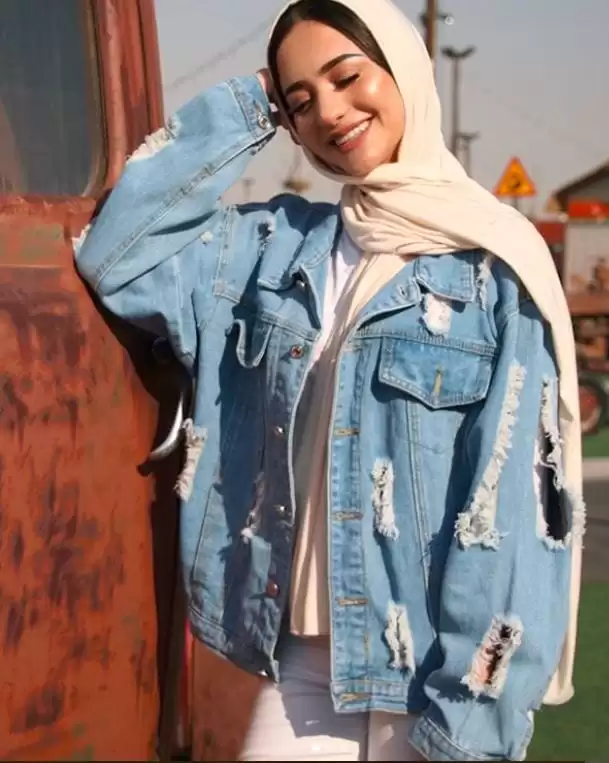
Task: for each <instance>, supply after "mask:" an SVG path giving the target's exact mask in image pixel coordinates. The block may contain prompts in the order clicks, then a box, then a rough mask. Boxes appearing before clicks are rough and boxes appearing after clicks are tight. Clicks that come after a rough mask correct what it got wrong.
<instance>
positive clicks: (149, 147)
mask: <svg viewBox="0 0 609 763" xmlns="http://www.w3.org/2000/svg"><path fill="white" fill-rule="evenodd" d="M172 138H173V135H172V134H171V133H170V131H169V129H168V128H167V127H161V128H159V129H158V130H157V131H156V132H153V133H152V135H147V136H146V139H145V140H144V142H143V143H142V144H141V146H139V148H137V149H136V150H135V151H134V152H133V153H132V154H131V157H130V158H129V160H128V162H127V164H129V162H137V161H141V160H142V159H148V158H149V157H151V156H154V154H156V153H158V152H159V151H160V150H161V149H162V148H164V147H165V146H166V145H167V144H168V143H169V142H170V141H171V140H172Z"/></svg>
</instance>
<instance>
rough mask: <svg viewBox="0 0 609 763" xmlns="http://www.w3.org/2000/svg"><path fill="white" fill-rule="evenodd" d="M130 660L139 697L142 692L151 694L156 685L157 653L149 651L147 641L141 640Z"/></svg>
mask: <svg viewBox="0 0 609 763" xmlns="http://www.w3.org/2000/svg"><path fill="white" fill-rule="evenodd" d="M130 662H131V667H132V669H133V677H134V679H135V686H136V691H137V696H138V698H139V696H140V693H142V692H143V693H144V694H151V693H152V692H153V691H154V687H155V679H156V655H154V654H150V653H149V649H148V644H147V642H146V641H144V640H141V641H140V642H139V644H136V646H135V649H134V652H133V654H132V655H131V660H130Z"/></svg>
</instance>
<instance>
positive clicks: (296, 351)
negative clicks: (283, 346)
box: [290, 344, 305, 360]
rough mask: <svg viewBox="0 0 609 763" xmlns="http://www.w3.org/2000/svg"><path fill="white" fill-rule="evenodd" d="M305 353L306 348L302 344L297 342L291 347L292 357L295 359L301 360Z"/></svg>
mask: <svg viewBox="0 0 609 763" xmlns="http://www.w3.org/2000/svg"><path fill="white" fill-rule="evenodd" d="M304 354H305V348H304V347H303V345H301V344H295V345H293V346H292V347H290V357H292V358H294V360H300V359H301V358H302V357H303V356H304Z"/></svg>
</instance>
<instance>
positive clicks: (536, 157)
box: [155, 0, 609, 213]
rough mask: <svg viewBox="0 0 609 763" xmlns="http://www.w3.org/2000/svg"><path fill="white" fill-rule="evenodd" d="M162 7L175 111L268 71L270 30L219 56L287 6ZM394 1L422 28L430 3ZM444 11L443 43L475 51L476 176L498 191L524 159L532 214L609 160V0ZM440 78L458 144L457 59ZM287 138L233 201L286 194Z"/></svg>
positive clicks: (466, 84) (465, 111) (330, 195)
mask: <svg viewBox="0 0 609 763" xmlns="http://www.w3.org/2000/svg"><path fill="white" fill-rule="evenodd" d="M155 2H156V11H157V24H158V30H159V41H160V49H161V63H162V70H163V83H164V98H165V111H166V113H167V114H171V113H172V112H173V111H175V110H176V109H177V108H179V106H180V105H181V104H183V103H185V102H186V101H188V100H189V99H190V98H192V97H193V96H194V95H195V94H196V93H197V92H199V91H201V90H203V89H205V88H207V87H210V86H212V85H214V84H216V83H218V82H221V81H223V80H225V79H228V78H229V77H234V76H240V75H246V74H250V73H253V72H255V71H256V70H257V69H259V68H261V67H262V66H263V65H264V59H265V43H266V39H267V37H268V31H266V29H265V30H264V31H261V32H260V33H259V34H258V35H257V36H256V37H255V38H254V39H252V40H251V41H249V42H248V43H247V44H245V45H243V46H242V47H241V48H240V49H239V51H238V52H235V53H234V54H231V55H229V56H226V57H221V56H222V54H223V53H224V51H226V50H227V49H230V48H232V47H233V46H234V44H235V43H236V42H237V41H238V40H240V39H242V38H244V37H247V36H248V35H249V34H250V33H251V32H252V30H255V29H256V28H257V27H260V25H262V24H264V22H265V21H267V20H268V25H267V26H270V23H271V21H272V20H273V19H274V17H275V16H276V15H277V13H278V12H279V10H280V9H281V8H282V7H283V6H284V4H285V3H284V1H283V0H222V1H221V2H217V0H155ZM395 2H396V3H397V5H398V6H399V7H400V8H401V9H402V10H403V11H404V12H405V13H406V15H407V16H408V17H409V18H410V19H411V20H412V21H413V22H415V23H417V24H419V14H420V13H421V11H422V10H423V5H424V0H395ZM440 10H442V11H444V12H446V13H450V14H452V15H453V16H454V23H453V24H452V25H451V26H446V25H443V24H440V25H439V27H438V30H439V47H442V46H453V47H456V48H458V49H460V48H465V47H467V46H469V45H474V46H475V47H476V52H475V54H474V55H473V56H472V57H471V58H469V59H468V60H467V61H465V62H464V63H463V65H462V73H463V78H462V112H461V113H462V117H461V122H462V124H461V129H462V130H463V131H464V132H479V133H480V137H479V139H478V140H477V141H476V142H475V143H474V144H473V145H472V175H473V177H474V178H475V179H476V180H477V181H478V182H480V183H481V184H482V185H484V186H485V187H487V188H489V189H490V190H492V189H493V188H494V186H495V184H496V183H497V181H498V180H499V178H500V176H501V174H502V172H503V170H504V168H505V166H506V165H507V164H508V162H509V160H510V158H511V157H512V156H518V157H519V158H520V159H521V160H522V162H523V164H524V166H525V168H526V169H527V171H528V173H529V175H530V176H531V178H532V179H533V181H534V182H535V184H536V186H537V189H538V196H537V198H536V199H534V200H531V201H525V202H524V205H523V210H524V211H531V212H533V211H536V212H538V213H539V212H542V211H543V208H544V206H545V204H546V202H547V199H548V197H549V196H550V195H551V193H552V192H553V191H554V190H556V189H557V188H559V187H561V186H562V185H564V184H566V183H569V182H570V181H572V180H574V179H576V178H578V177H580V176H581V175H584V174H586V173H587V172H588V171H590V170H592V169H594V168H595V167H597V166H598V165H599V164H601V163H603V162H606V161H609V44H608V41H607V33H608V30H609V0H577V2H575V0H441V3H440ZM218 57H221V60H220V61H219V62H216V63H213V64H212V65H210V66H208V67H206V68H205V69H204V70H203V71H198V70H200V68H201V67H202V66H203V65H204V64H205V63H206V62H208V61H211V60H212V59H214V58H216V59H218ZM191 74H192V75H193V76H189V75H191ZM436 76H437V82H438V90H439V93H440V98H441V101H442V105H443V110H444V127H445V134H446V140H447V142H449V140H450V113H451V76H450V63H449V62H448V61H447V60H446V59H444V58H442V57H441V56H440V57H439V58H438V62H437V69H436ZM184 78H187V79H186V80H184ZM176 81H178V82H177V83H176ZM282 133H283V131H281V132H280V133H279V134H278V135H277V136H276V137H275V138H274V139H273V140H272V141H271V143H270V144H269V146H267V147H266V148H265V149H264V151H262V152H261V153H260V154H258V156H257V157H256V158H255V159H254V160H253V161H252V163H251V165H250V166H249V167H248V170H247V171H246V176H245V177H249V178H251V179H252V180H253V181H254V182H253V185H250V186H249V191H248V190H247V187H246V185H244V184H242V183H239V184H237V185H236V186H235V187H234V188H233V189H232V190H231V192H230V198H231V200H232V201H237V202H238V201H242V200H244V199H245V198H246V194H247V193H249V198H251V199H253V200H264V199H267V198H269V197H270V196H272V195H274V194H275V193H278V192H280V191H281V190H282V183H283V182H284V180H285V179H286V175H287V174H288V169H289V168H290V167H291V166H294V163H295V162H296V161H297V159H296V157H297V155H298V154H297V149H295V147H294V146H293V144H292V143H291V141H290V139H289V138H288V137H287V136H286V135H285V134H282ZM299 173H300V174H301V175H303V176H304V179H306V180H307V181H308V182H309V183H311V188H310V190H309V191H308V192H307V195H308V196H309V197H310V198H312V199H328V200H334V199H336V198H338V193H339V187H338V186H337V185H336V184H334V183H332V182H331V181H329V180H326V179H324V178H322V177H321V176H319V175H317V174H316V173H315V171H314V170H313V169H312V168H311V167H310V166H309V165H308V164H307V162H306V161H304V160H303V161H302V162H301V164H300V169H299Z"/></svg>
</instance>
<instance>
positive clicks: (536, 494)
mask: <svg viewBox="0 0 609 763" xmlns="http://www.w3.org/2000/svg"><path fill="white" fill-rule="evenodd" d="M549 334H550V332H549V329H548V327H547V325H546V324H544V322H543V320H542V318H541V316H540V315H539V313H538V311H537V308H536V307H535V305H534V304H533V303H532V302H531V301H530V300H527V301H525V302H523V303H522V304H521V305H519V307H518V308H517V309H515V311H514V312H513V313H512V314H511V315H509V317H508V318H507V319H506V320H505V322H504V325H503V329H502V331H501V333H500V339H499V355H498V359H497V363H496V366H495V369H494V372H493V377H492V379H491V384H490V388H489V392H488V395H487V398H486V400H485V402H484V405H483V406H482V408H481V409H480V410H478V411H476V412H473V413H472V414H470V416H471V421H469V422H468V423H467V429H466V435H465V442H466V445H465V453H463V454H461V458H462V463H464V464H466V466H465V467H464V468H468V472H469V473H471V475H472V482H471V488H470V496H469V500H468V503H467V504H466V506H465V507H464V510H463V512H462V513H461V514H460V515H459V516H458V518H457V521H456V526H455V536H454V539H453V542H452V545H451V547H450V550H449V552H448V557H447V560H446V564H445V569H444V576H443V583H442V593H441V601H440V614H439V623H438V629H439V642H440V647H441V652H442V655H443V665H442V667H441V668H440V669H439V670H436V671H434V672H432V673H431V674H430V675H429V676H428V678H427V681H426V684H425V691H426V694H427V696H428V698H429V699H430V704H429V706H428V708H427V710H426V711H425V712H424V713H423V714H422V715H421V716H420V717H419V719H418V720H417V722H416V724H415V726H414V728H413V731H412V732H411V741H412V743H413V745H414V746H415V747H416V748H417V749H418V750H419V752H420V753H421V754H423V755H424V756H425V757H426V758H427V759H428V760H437V761H447V760H451V761H454V760H506V759H507V760H523V759H524V756H525V754H526V749H527V746H528V744H529V742H530V739H531V737H532V733H533V711H534V710H536V709H537V708H538V707H539V705H540V703H541V701H542V699H543V696H544V694H545V692H546V690H547V688H548V685H549V683H550V680H551V677H552V674H553V673H554V671H555V669H556V666H557V664H558V661H559V657H560V653H561V649H562V645H563V641H564V639H565V634H566V631H567V624H568V603H569V582H570V566H571V546H572V542H573V539H574V538H575V537H576V536H578V535H579V534H581V533H582V532H583V503H582V500H581V495H577V494H574V493H573V491H571V490H568V489H566V488H565V486H564V484H563V473H562V455H561V443H560V436H559V432H558V424H557V421H558V400H557V373H556V366H555V362H554V357H553V351H552V348H551V341H550V338H549Z"/></svg>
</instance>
